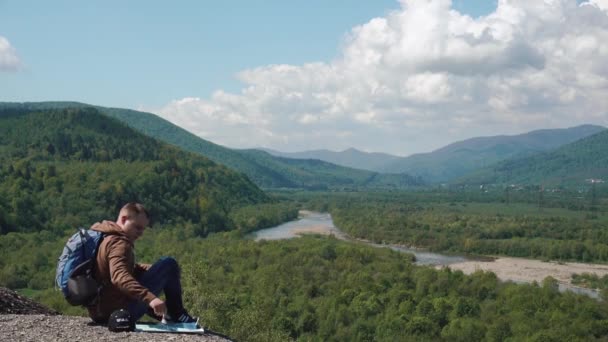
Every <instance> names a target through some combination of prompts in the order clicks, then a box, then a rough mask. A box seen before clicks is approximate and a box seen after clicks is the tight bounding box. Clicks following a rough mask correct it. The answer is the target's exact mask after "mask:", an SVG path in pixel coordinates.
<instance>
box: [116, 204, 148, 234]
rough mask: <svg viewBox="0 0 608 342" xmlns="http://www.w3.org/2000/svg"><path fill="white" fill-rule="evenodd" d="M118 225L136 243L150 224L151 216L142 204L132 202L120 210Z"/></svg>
mask: <svg viewBox="0 0 608 342" xmlns="http://www.w3.org/2000/svg"><path fill="white" fill-rule="evenodd" d="M116 224H118V226H120V228H122V230H123V232H124V233H125V235H126V236H127V237H128V238H129V240H131V241H135V240H137V239H138V238H139V237H140V236H142V234H143V233H144V230H145V229H146V227H147V226H148V225H149V224H150V216H149V215H148V211H147V210H146V208H144V206H143V205H142V204H139V203H133V202H131V203H127V204H125V206H124V207H122V209H120V212H119V213H118V219H117V220H116Z"/></svg>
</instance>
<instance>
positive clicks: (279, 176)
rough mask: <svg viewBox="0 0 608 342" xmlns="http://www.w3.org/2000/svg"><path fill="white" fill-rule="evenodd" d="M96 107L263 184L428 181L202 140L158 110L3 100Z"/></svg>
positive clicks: (348, 185) (45, 105)
mask: <svg viewBox="0 0 608 342" xmlns="http://www.w3.org/2000/svg"><path fill="white" fill-rule="evenodd" d="M88 107H92V108H95V109H97V110H99V111H100V112H101V113H103V114H105V115H108V116H110V117H114V118H116V119H118V120H120V121H122V122H124V123H126V124H127V125H129V126H130V127H132V128H134V129H135V130H137V131H139V132H141V133H144V134H146V135H148V136H151V137H154V138H156V139H159V140H161V141H163V142H166V143H169V144H172V145H175V146H178V147H180V148H182V149H184V150H186V151H190V152H195V153H198V154H200V155H203V156H205V157H207V158H209V159H211V160H213V161H215V162H217V163H220V164H223V165H226V166H228V167H230V168H232V169H233V170H237V171H239V172H243V173H245V174H246V175H247V176H248V177H249V178H250V179H251V180H252V181H253V182H254V183H255V184H256V185H258V186H260V187H263V188H301V189H356V188H383V189H396V188H399V189H401V188H406V187H411V186H419V185H422V184H423V183H422V181H421V180H420V179H417V178H415V177H411V176H409V175H407V174H381V173H379V172H371V171H366V170H358V169H353V168H349V167H344V166H339V165H335V164H331V163H328V162H324V161H320V160H298V159H288V158H282V157H276V156H272V155H271V154H269V153H267V152H264V151H260V150H255V149H251V150H235V149H230V148H226V147H223V146H220V145H217V144H214V143H212V142H209V141H207V140H205V139H202V138H200V137H198V136H196V135H194V134H192V133H190V132H188V131H186V130H184V129H182V128H180V127H178V126H176V125H174V124H172V123H170V122H169V121H167V120H164V119H162V118H160V117H158V116H156V115H154V114H151V113H146V112H140V111H135V110H130V109H121V108H106V107H100V106H91V105H88V104H83V103H78V102H26V103H1V102H0V109H2V108H16V109H27V110H48V109H65V108H88Z"/></svg>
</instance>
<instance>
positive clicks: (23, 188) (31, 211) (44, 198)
mask: <svg viewBox="0 0 608 342" xmlns="http://www.w3.org/2000/svg"><path fill="white" fill-rule="evenodd" d="M128 201H140V202H143V203H146V205H147V206H148V207H149V208H150V211H151V212H152V213H153V219H154V221H156V222H161V223H162V222H165V221H166V220H171V221H173V222H174V220H175V219H176V218H178V217H179V218H181V219H182V220H184V221H190V222H193V223H196V224H198V225H200V229H201V234H203V235H204V234H206V233H208V232H211V231H221V230H227V229H229V223H228V222H229V220H228V214H229V211H230V209H231V208H233V207H238V206H242V205H248V204H255V203H260V202H264V201H268V197H267V196H266V195H265V194H264V193H263V192H262V191H261V190H259V189H258V188H257V187H256V186H255V185H254V184H253V183H251V181H249V180H248V179H247V178H246V177H245V176H243V175H241V174H238V173H236V172H234V171H232V170H229V169H228V168H226V167H224V166H221V165H218V164H216V163H214V162H212V161H210V160H208V159H206V158H204V157H201V156H198V155H195V154H192V153H187V152H183V151H180V150H178V149H177V148H175V147H171V146H169V145H167V144H165V143H162V142H160V141H158V140H155V139H152V138H149V137H147V136H145V135H143V134H141V133H139V132H137V131H135V130H133V129H131V128H129V127H127V126H126V125H124V124H122V123H120V122H119V121H117V120H115V119H112V118H109V117H107V116H105V115H102V114H100V113H99V111H97V110H96V109H93V108H81V109H58V110H45V111H33V112H32V111H23V110H11V109H5V110H2V111H0V232H2V233H6V232H10V231H21V232H24V231H39V230H52V231H60V230H62V229H65V228H70V227H71V228H72V229H73V228H74V227H75V226H77V225H84V224H90V223H92V222H95V221H96V220H100V219H107V218H113V216H114V215H115V214H116V209H117V208H118V207H119V206H121V205H122V204H124V203H126V202H128Z"/></svg>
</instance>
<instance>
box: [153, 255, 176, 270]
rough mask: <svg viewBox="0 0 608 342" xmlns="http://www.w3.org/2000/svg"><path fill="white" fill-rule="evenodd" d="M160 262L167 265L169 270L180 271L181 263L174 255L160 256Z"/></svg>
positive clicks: (164, 265)
mask: <svg viewBox="0 0 608 342" xmlns="http://www.w3.org/2000/svg"><path fill="white" fill-rule="evenodd" d="M158 262H159V263H161V264H162V265H163V267H166V268H167V269H168V270H171V271H174V272H176V273H179V264H178V263H177V260H175V259H174V258H173V257H170V256H164V257H162V258H160V259H159V260H158Z"/></svg>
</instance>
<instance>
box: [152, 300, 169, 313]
mask: <svg viewBox="0 0 608 342" xmlns="http://www.w3.org/2000/svg"><path fill="white" fill-rule="evenodd" d="M150 307H151V308H152V310H154V313H155V314H156V315H157V316H160V317H162V316H163V315H164V314H165V312H166V311H167V305H166V304H165V302H163V301H162V300H160V299H159V298H154V299H153V300H152V301H151V302H150Z"/></svg>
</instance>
